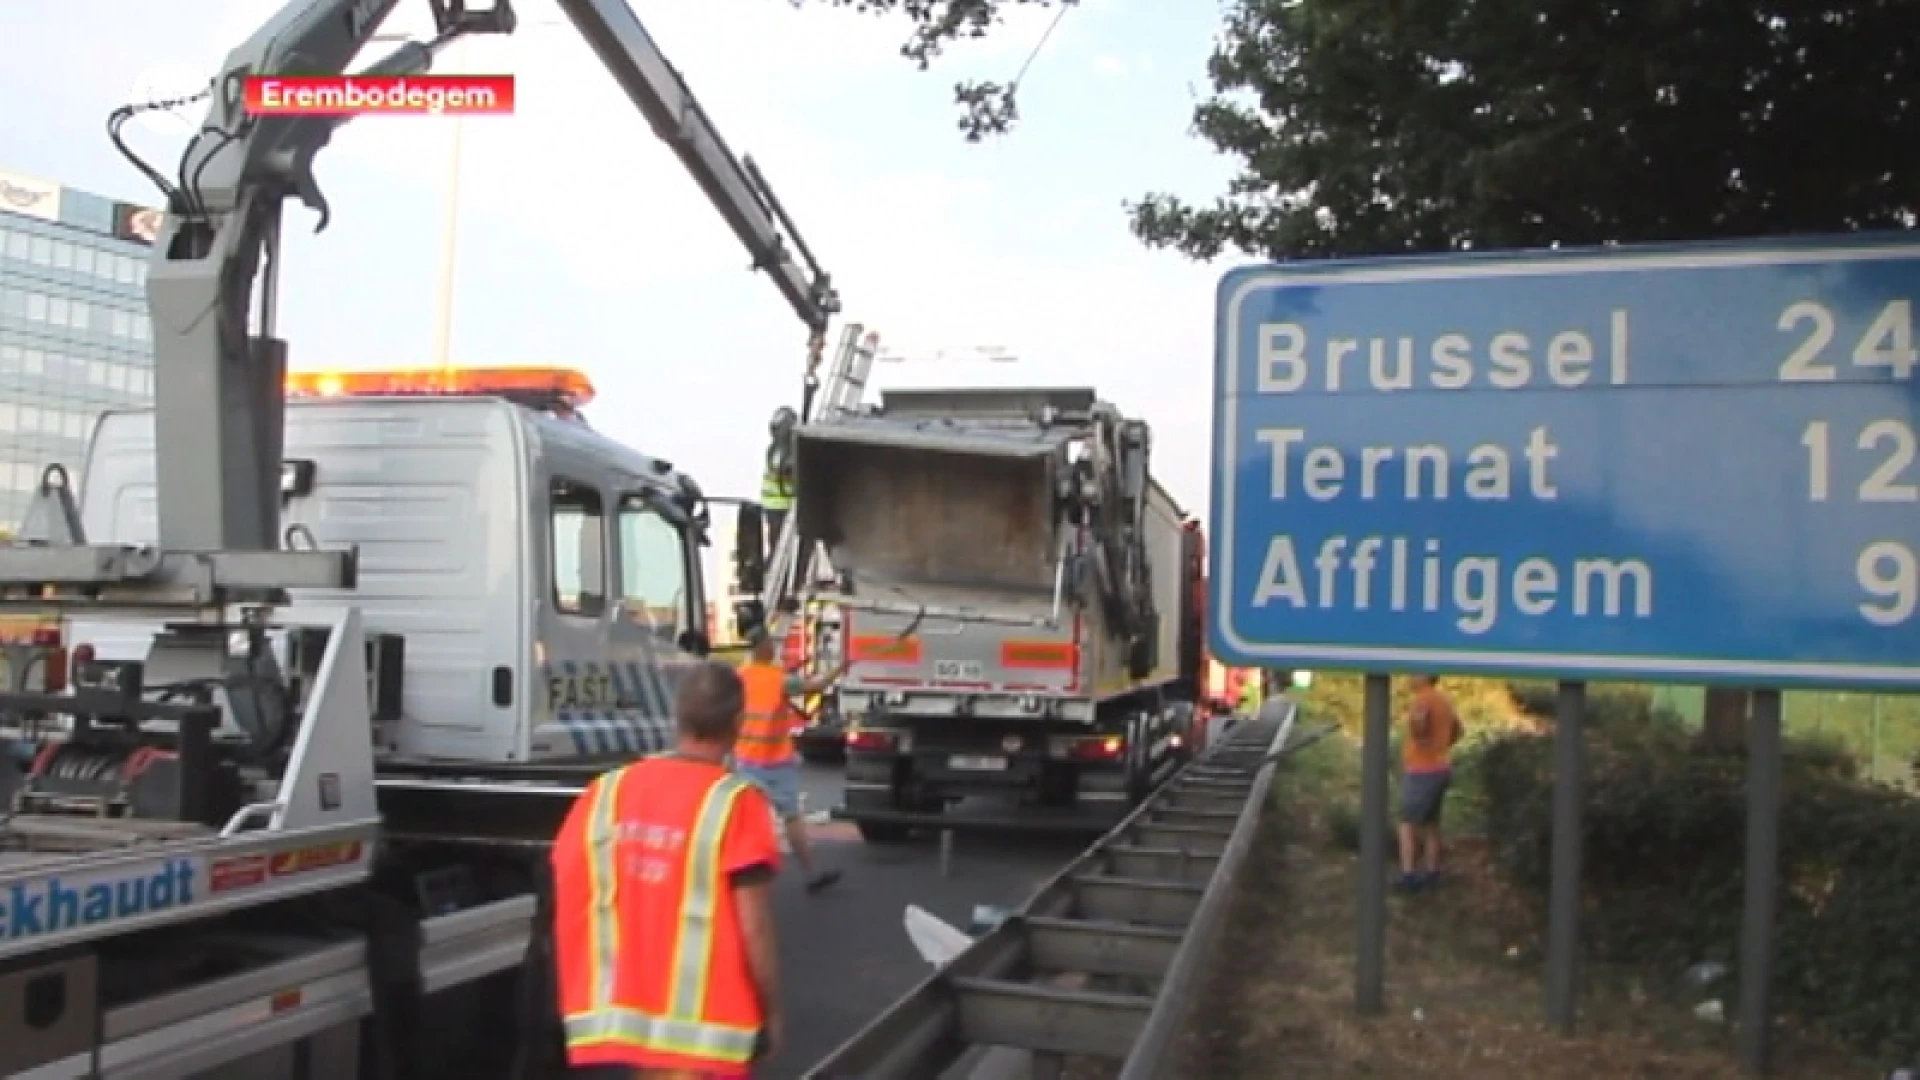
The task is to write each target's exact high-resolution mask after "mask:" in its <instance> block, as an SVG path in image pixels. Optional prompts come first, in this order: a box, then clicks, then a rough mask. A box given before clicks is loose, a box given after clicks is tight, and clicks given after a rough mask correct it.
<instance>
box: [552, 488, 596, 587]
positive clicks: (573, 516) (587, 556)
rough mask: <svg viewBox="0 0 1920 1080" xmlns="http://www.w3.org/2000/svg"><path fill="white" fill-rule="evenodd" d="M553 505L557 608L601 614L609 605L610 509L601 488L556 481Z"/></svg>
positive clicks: (553, 555) (553, 559) (554, 575)
mask: <svg viewBox="0 0 1920 1080" xmlns="http://www.w3.org/2000/svg"><path fill="white" fill-rule="evenodd" d="M550 505H551V506H552V522H553V526H552V530H551V533H550V536H549V547H550V549H551V552H550V554H551V556H552V561H553V607H554V610H555V611H558V612H559V613H560V614H562V615H579V616H582V617H585V618H599V617H600V613H601V612H603V611H605V610H606V607H607V566H606V561H607V560H606V511H605V505H604V503H603V502H602V501H601V499H600V492H599V491H597V490H595V489H594V488H592V487H590V486H588V485H586V484H577V483H574V482H573V481H570V480H561V479H555V480H554V482H553V488H552V495H551V504H550Z"/></svg>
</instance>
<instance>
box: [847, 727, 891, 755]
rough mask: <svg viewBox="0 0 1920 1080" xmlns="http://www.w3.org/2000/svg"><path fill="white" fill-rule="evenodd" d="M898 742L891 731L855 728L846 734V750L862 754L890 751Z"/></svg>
mask: <svg viewBox="0 0 1920 1080" xmlns="http://www.w3.org/2000/svg"><path fill="white" fill-rule="evenodd" d="M898 741H899V740H898V739H896V738H895V736H894V734H893V732H891V731H875V730H872V729H866V728H855V729H854V730H852V731H849V732H847V749H848V750H859V751H863V752H868V753H871V752H875V751H883V750H891V749H893V748H894V745H895V744H896V743H897V742H898Z"/></svg>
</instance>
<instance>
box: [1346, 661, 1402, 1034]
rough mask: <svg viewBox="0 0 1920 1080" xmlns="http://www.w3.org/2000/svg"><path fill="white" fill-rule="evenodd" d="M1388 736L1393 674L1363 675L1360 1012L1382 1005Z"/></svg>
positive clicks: (1356, 987) (1356, 992) (1355, 997)
mask: <svg viewBox="0 0 1920 1080" xmlns="http://www.w3.org/2000/svg"><path fill="white" fill-rule="evenodd" d="M1392 741H1393V679H1392V677H1391V676H1388V675H1368V676H1367V678H1366V720H1365V725H1364V730H1363V731H1362V737H1361V744H1360V911H1359V918H1358V919H1357V920H1355V921H1356V922H1357V923H1358V924H1359V930H1360V942H1359V947H1358V949H1357V950H1356V954H1355V962H1354V986H1353V1000H1354V1004H1355V1006H1357V1007H1358V1008H1359V1010H1360V1012H1361V1014H1362V1015H1366V1016H1372V1015H1376V1014H1378V1013H1380V1012H1383V1011H1385V1009H1386V1007H1387V1002H1386V994H1387V989H1386V981H1387V976H1386V962H1387V834H1388V831H1389V829H1390V827H1391V823H1390V822H1389V821H1388V819H1387V785H1388V780H1389V777H1388V770H1389V768H1390V762H1389V760H1388V758H1389V747H1390V745H1391V743H1392Z"/></svg>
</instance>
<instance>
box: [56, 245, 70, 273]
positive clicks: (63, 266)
mask: <svg viewBox="0 0 1920 1080" xmlns="http://www.w3.org/2000/svg"><path fill="white" fill-rule="evenodd" d="M53 268H54V269H55V270H71V269H73V245H72V244H69V243H67V242H66V241H65V240H55V241H54V242H53Z"/></svg>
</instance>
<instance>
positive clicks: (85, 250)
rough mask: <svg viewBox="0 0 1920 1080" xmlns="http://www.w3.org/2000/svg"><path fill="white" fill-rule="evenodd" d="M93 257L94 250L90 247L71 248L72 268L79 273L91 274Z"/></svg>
mask: <svg viewBox="0 0 1920 1080" xmlns="http://www.w3.org/2000/svg"><path fill="white" fill-rule="evenodd" d="M93 259H94V250H93V249H92V248H90V247H77V248H74V249H73V268H74V269H75V270H77V271H79V272H80V273H82V274H86V275H88V276H92V274H93Z"/></svg>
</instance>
